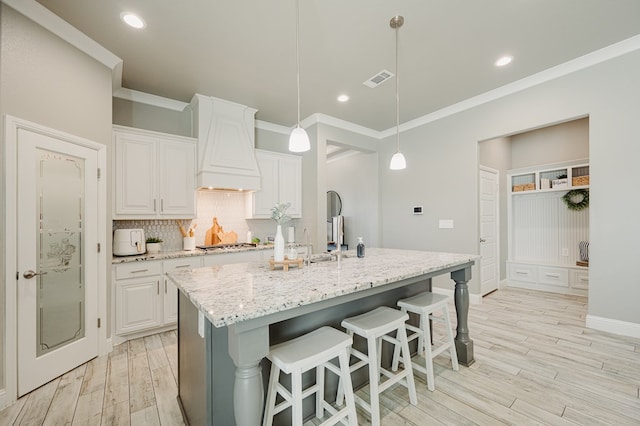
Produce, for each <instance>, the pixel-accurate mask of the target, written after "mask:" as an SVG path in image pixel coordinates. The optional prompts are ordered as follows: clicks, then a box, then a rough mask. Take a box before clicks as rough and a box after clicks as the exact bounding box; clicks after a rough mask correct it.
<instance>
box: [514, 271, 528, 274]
mask: <svg viewBox="0 0 640 426" xmlns="http://www.w3.org/2000/svg"><path fill="white" fill-rule="evenodd" d="M516 274H518V275H529V273H528V272H522V271H516Z"/></svg>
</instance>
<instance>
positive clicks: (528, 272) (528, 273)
mask: <svg viewBox="0 0 640 426" xmlns="http://www.w3.org/2000/svg"><path fill="white" fill-rule="evenodd" d="M509 279H512V280H515V281H527V282H530V283H535V282H536V267H535V266H533V265H519V264H511V265H509Z"/></svg>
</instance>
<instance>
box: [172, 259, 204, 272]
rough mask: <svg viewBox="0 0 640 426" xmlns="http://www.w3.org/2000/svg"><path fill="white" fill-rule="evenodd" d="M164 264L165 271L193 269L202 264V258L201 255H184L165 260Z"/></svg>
mask: <svg viewBox="0 0 640 426" xmlns="http://www.w3.org/2000/svg"><path fill="white" fill-rule="evenodd" d="M163 265H164V272H172V271H179V270H180V269H193V268H199V267H201V266H202V259H201V257H200V256H196V257H183V258H180V259H171V260H165V261H164V262H163Z"/></svg>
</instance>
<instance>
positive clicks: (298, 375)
mask: <svg viewBox="0 0 640 426" xmlns="http://www.w3.org/2000/svg"><path fill="white" fill-rule="evenodd" d="M352 341H353V338H352V337H351V336H349V335H348V334H345V333H343V332H341V331H338V330H336V329H335V328H332V327H321V328H319V329H317V330H314V331H312V332H310V333H307V334H305V335H302V336H300V337H297V338H295V339H292V340H289V341H288V342H284V343H280V344H278V345H274V346H271V347H270V348H269V355H267V358H269V360H271V375H270V377H269V389H268V391H267V401H266V407H265V410H264V420H263V423H262V424H263V425H265V426H271V424H272V423H273V416H275V415H276V414H278V413H279V412H281V411H283V410H285V409H286V408H289V407H292V413H291V419H292V425H296V426H302V422H303V419H302V417H303V414H302V400H303V399H305V398H307V397H308V396H310V395H313V394H314V393H315V394H316V416H317V417H318V418H322V417H324V410H326V411H328V412H329V413H330V414H331V417H330V418H329V419H327V420H326V421H325V422H323V423H322V425H334V424H336V423H338V422H341V423H343V424H348V425H351V426H357V424H358V420H357V418H356V406H355V401H354V399H353V388H352V385H351V375H350V373H349V348H350V347H351V343H352ZM334 358H339V361H340V367H339V368H338V367H336V366H335V365H334V364H332V363H331V362H329V361H331V360H332V359H334ZM312 368H316V383H315V384H314V385H312V386H310V387H308V388H307V389H305V390H304V391H303V390H302V373H304V372H305V371H308V370H311V369H312ZM325 368H326V369H328V370H330V371H332V372H333V373H335V374H336V375H338V377H340V382H341V383H342V382H344V383H345V398H346V400H347V404H346V406H345V407H344V408H342V409H340V410H337V409H335V408H334V407H333V406H331V405H330V404H329V403H327V402H326V401H325V399H324V369H325ZM280 371H283V372H284V373H287V374H291V392H289V391H288V390H287V389H286V388H285V387H284V386H282V385H281V384H280ZM277 394H280V396H282V397H283V398H284V401H282V402H280V403H279V404H278V405H276V396H277ZM345 417H348V423H345V422H344V419H345Z"/></svg>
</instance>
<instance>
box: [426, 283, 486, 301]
mask: <svg viewBox="0 0 640 426" xmlns="http://www.w3.org/2000/svg"><path fill="white" fill-rule="evenodd" d="M431 291H433V292H434V293H438V294H444V295H445V296H449V297H454V294H453V290H450V289H448V288H441V287H433V288H432V289H431ZM469 303H470V304H472V305H480V304H482V295H480V294H469Z"/></svg>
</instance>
